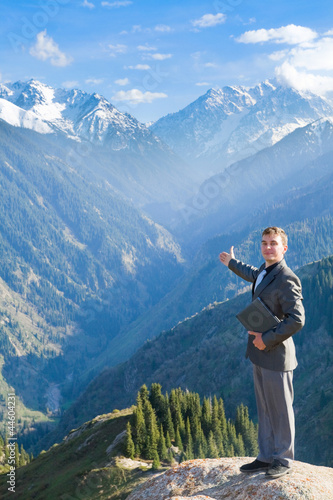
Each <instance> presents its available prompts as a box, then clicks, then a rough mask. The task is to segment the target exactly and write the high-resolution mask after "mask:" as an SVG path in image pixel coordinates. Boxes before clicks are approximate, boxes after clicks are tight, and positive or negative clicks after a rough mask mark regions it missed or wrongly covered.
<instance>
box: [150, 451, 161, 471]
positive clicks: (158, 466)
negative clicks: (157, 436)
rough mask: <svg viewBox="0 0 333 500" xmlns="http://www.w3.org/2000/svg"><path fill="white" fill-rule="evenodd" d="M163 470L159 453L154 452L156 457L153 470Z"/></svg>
mask: <svg viewBox="0 0 333 500" xmlns="http://www.w3.org/2000/svg"><path fill="white" fill-rule="evenodd" d="M160 468H161V463H160V459H159V456H158V453H157V450H155V451H154V455H153V465H152V469H153V470H158V469H160Z"/></svg>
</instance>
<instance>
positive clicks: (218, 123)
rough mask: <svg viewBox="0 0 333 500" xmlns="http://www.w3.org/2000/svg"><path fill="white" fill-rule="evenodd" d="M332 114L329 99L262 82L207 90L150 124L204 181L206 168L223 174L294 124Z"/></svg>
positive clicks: (284, 132) (285, 132)
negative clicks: (249, 86)
mask: <svg viewBox="0 0 333 500" xmlns="http://www.w3.org/2000/svg"><path fill="white" fill-rule="evenodd" d="M332 114H333V106H332V104H331V103H330V101H328V100H327V99H324V98H322V97H320V96H317V95H315V94H311V93H309V92H299V91H296V90H295V89H292V88H288V87H282V86H279V85H278V84H277V83H276V82H275V81H272V82H271V81H266V82H264V83H262V84H259V85H257V86H255V87H252V88H245V87H237V86H234V87H228V86H227V87H223V89H210V90H208V91H207V92H206V94H204V95H203V96H200V97H199V98H198V99H197V100H196V101H194V102H192V103H191V104H189V105H188V106H186V107H185V108H183V109H182V110H180V111H178V112H176V113H173V114H169V115H166V116H165V117H162V118H160V119H159V120H157V121H156V122H155V123H154V124H153V125H151V126H150V128H151V130H153V132H154V133H156V135H158V136H159V137H161V138H162V140H163V141H164V142H166V143H167V144H168V145H169V146H170V147H171V148H172V149H173V150H174V151H175V152H177V153H178V154H179V155H180V156H181V157H183V158H186V160H187V161H191V163H192V164H193V165H194V166H195V169H196V172H197V175H198V176H199V177H200V176H201V179H202V178H203V175H205V176H206V177H208V175H207V171H208V173H209V172H211V175H212V174H213V172H215V173H218V172H221V171H223V170H224V169H225V168H226V167H228V166H229V165H230V164H232V163H234V162H236V161H239V160H242V159H243V158H246V157H248V156H250V155H253V154H254V153H256V152H258V151H260V150H262V149H264V148H266V147H269V146H272V145H273V144H275V143H276V142H278V141H279V140H281V139H282V138H283V137H285V136H286V135H287V134H289V133H290V132H292V131H293V130H295V129H296V128H298V127H300V126H305V125H307V124H308V123H310V122H312V121H314V120H316V119H318V118H322V117H325V116H328V115H332ZM207 165H209V167H208V168H207Z"/></svg>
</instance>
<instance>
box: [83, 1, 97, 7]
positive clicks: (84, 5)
mask: <svg viewBox="0 0 333 500" xmlns="http://www.w3.org/2000/svg"><path fill="white" fill-rule="evenodd" d="M81 5H82V7H88V9H94V8H95V4H93V3H92V2H88V0H84V2H83V3H82V4H81Z"/></svg>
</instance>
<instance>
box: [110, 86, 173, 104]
mask: <svg viewBox="0 0 333 500" xmlns="http://www.w3.org/2000/svg"><path fill="white" fill-rule="evenodd" d="M166 97H168V96H167V95H166V94H164V93H162V92H141V90H138V89H131V90H127V91H125V90H120V91H119V92H116V94H115V95H114V96H113V97H111V99H113V100H114V101H127V102H130V103H131V104H140V103H152V102H153V101H154V100H155V99H163V98H166Z"/></svg>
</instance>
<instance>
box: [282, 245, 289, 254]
mask: <svg viewBox="0 0 333 500" xmlns="http://www.w3.org/2000/svg"><path fill="white" fill-rule="evenodd" d="M287 250H288V245H284V247H283V253H286V251H287Z"/></svg>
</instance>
